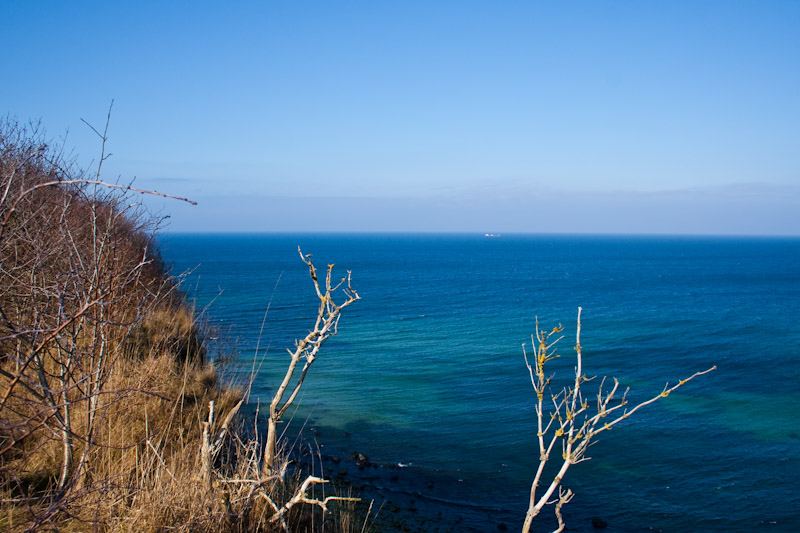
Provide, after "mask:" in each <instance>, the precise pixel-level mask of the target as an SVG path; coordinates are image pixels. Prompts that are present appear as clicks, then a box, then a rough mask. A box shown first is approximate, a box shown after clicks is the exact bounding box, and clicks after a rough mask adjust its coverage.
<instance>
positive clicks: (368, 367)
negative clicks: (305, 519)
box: [161, 234, 800, 531]
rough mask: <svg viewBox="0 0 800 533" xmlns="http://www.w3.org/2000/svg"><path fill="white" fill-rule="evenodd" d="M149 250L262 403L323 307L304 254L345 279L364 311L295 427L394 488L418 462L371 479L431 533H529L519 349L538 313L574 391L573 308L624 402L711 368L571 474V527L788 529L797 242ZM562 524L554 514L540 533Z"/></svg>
mask: <svg viewBox="0 0 800 533" xmlns="http://www.w3.org/2000/svg"><path fill="white" fill-rule="evenodd" d="M161 240H162V246H163V251H164V255H165V258H166V259H167V260H168V261H170V262H172V263H173V264H174V270H175V271H176V272H179V271H184V270H188V269H191V273H190V274H189V275H188V277H187V280H186V283H185V285H184V290H185V291H186V292H187V293H189V295H190V296H192V297H193V298H194V299H195V300H196V302H197V304H198V306H199V307H200V308H205V309H206V311H205V316H206V317H207V318H208V319H209V320H210V321H211V322H212V323H213V324H215V325H216V326H217V328H218V330H219V331H220V334H219V336H220V337H221V338H222V339H237V340H238V341H237V344H236V346H235V347H231V345H230V343H225V342H223V343H220V345H219V347H218V349H219V350H221V351H227V350H233V351H234V352H235V354H236V357H237V360H236V362H235V364H234V365H233V367H232V368H233V372H234V373H238V378H239V379H241V380H247V379H248V377H249V376H250V374H251V370H252V368H253V362H254V360H255V361H256V366H257V367H258V368H259V369H260V371H259V374H258V377H257V379H256V381H255V382H254V384H253V398H254V399H259V398H260V399H262V400H267V401H268V399H269V398H270V397H271V391H272V390H273V389H274V387H275V386H276V385H277V384H278V382H279V380H280V378H281V377H282V375H283V369H284V368H285V365H286V362H287V360H288V356H287V355H286V351H285V349H286V348H289V347H291V346H292V345H293V342H294V340H295V339H296V338H299V337H302V336H303V335H304V334H305V333H306V332H307V331H308V330H309V329H310V327H311V320H312V319H313V316H314V313H315V311H316V305H317V304H316V299H315V295H314V292H313V287H312V285H311V283H310V281H309V279H308V272H307V269H306V267H305V265H303V264H302V263H301V261H300V259H299V257H298V254H297V246H298V245H300V246H301V247H302V249H303V251H304V252H305V253H311V254H313V258H314V260H315V262H316V263H317V265H318V266H322V267H324V266H325V265H326V264H328V263H336V266H335V272H338V273H341V274H344V272H345V270H351V271H352V279H353V286H354V287H356V288H357V289H358V291H359V294H360V295H361V296H362V298H363V299H362V300H361V301H359V302H357V303H356V304H354V305H353V306H352V307H349V308H347V309H346V310H345V312H344V314H343V317H342V319H341V322H340V326H339V335H338V336H336V337H333V338H331V339H330V340H329V342H328V344H326V346H325V347H324V349H323V351H322V353H321V355H320V357H319V359H318V360H317V361H316V362H315V364H314V366H313V367H312V368H311V371H310V373H309V377H308V378H307V380H306V384H305V386H304V389H303V393H302V396H301V398H300V402H301V406H300V407H299V409H298V411H297V413H296V415H295V420H296V421H295V422H293V424H294V426H295V427H299V426H300V425H302V424H303V422H304V421H305V420H306V419H308V420H309V422H308V424H307V425H313V426H314V427H315V428H316V429H317V432H318V439H317V440H318V441H319V443H320V444H321V445H322V447H323V450H324V451H325V453H330V454H347V453H349V452H352V451H353V450H358V451H359V452H362V453H364V454H366V455H368V456H369V458H370V460H371V461H372V462H373V463H375V464H378V465H381V466H382V469H383V470H386V471H387V472H388V471H389V467H390V466H391V465H397V464H398V463H402V464H404V465H411V466H409V467H408V468H403V469H402V470H400V471H396V472H399V473H401V474H402V475H399V476H398V475H392V476H391V478H392V480H393V481H392V482H388V481H386V480H387V479H389V475H388V474H387V475H385V476H384V477H383V478H382V477H381V476H377V477H376V478H373V479H371V483H372V484H373V486H374V487H377V488H376V489H375V491H374V492H375V493H377V494H379V495H384V494H385V495H386V498H387V499H394V500H396V501H405V502H408V501H411V502H412V505H413V506H414V507H418V508H419V511H418V512H419V513H421V514H422V515H424V516H423V517H422V518H420V520H421V523H422V524H423V525H422V526H420V527H421V529H422V530H430V531H434V530H436V528H439V529H440V530H442V531H446V530H448V529H447V528H448V527H452V528H454V529H452V530H458V531H495V530H497V527H498V524H501V523H502V524H506V525H508V527H509V528H510V530H515V529H517V528H518V527H519V526H520V525H521V523H522V520H523V518H524V515H525V510H526V508H527V500H528V491H529V488H530V482H531V480H532V478H533V473H534V471H535V469H536V465H537V464H538V451H537V445H536V442H535V440H536V438H535V436H536V430H535V415H534V410H533V405H534V401H535V396H534V393H533V389H532V387H531V383H530V378H529V376H528V373H527V369H526V367H525V365H524V361H523V357H522V349H521V345H522V343H527V344H528V346H530V334H531V333H533V329H534V317H535V316H538V317H539V321H540V324H541V325H542V327H545V328H551V327H553V326H555V325H557V324H558V323H562V324H563V325H564V326H565V327H566V334H567V336H568V337H567V338H566V339H564V341H563V346H562V349H561V350H560V351H561V353H562V354H563V357H562V358H561V359H559V360H557V361H555V363H554V365H553V370H554V371H555V372H556V375H555V378H554V380H555V381H559V380H560V382H561V383H563V384H567V383H568V382H569V381H570V380H571V379H572V376H573V369H572V368H573V364H574V351H573V350H572V346H573V345H574V334H575V319H576V316H577V308H578V307H579V306H581V307H582V308H583V315H582V323H583V327H582V338H581V340H582V344H583V346H584V351H583V354H584V368H585V369H586V373H587V374H589V375H597V376H604V375H607V376H609V377H613V376H615V377H617V378H618V379H619V380H620V381H621V383H622V384H623V385H624V386H630V387H631V393H630V394H629V398H630V399H631V400H632V401H633V402H636V401H641V400H644V399H646V398H649V397H651V396H654V395H656V394H658V393H659V392H660V391H661V390H662V388H663V387H664V384H665V382H666V381H669V382H675V381H677V380H678V379H681V378H684V377H687V376H689V375H691V374H692V373H694V372H696V371H699V370H704V369H706V368H708V367H710V366H712V365H717V367H718V370H717V371H715V372H713V373H711V374H709V375H706V376H703V377H701V378H699V379H697V380H696V381H693V382H691V383H690V384H688V385H687V386H685V387H684V388H683V389H681V390H680V391H678V392H676V393H674V394H672V395H670V397H669V398H666V399H663V400H660V401H659V402H657V403H656V404H654V405H651V406H648V407H647V408H645V409H644V410H642V411H639V412H637V413H636V415H634V416H633V417H631V418H630V419H629V420H628V421H626V422H625V423H623V424H620V425H619V426H618V427H616V428H615V429H614V430H612V431H610V432H608V433H605V434H603V435H602V436H601V438H600V439H599V440H598V442H597V443H596V444H595V445H594V446H593V447H592V448H591V449H590V452H589V454H588V455H589V456H591V457H592V460H591V461H588V462H584V463H581V464H578V465H575V466H573V467H572V468H571V469H570V471H569V472H568V473H567V476H566V478H565V480H564V486H565V487H569V488H571V489H572V490H573V492H575V493H576V496H575V498H574V500H573V501H572V502H571V503H570V504H569V505H567V506H566V507H565V508H564V516H565V519H566V521H567V524H568V526H569V527H570V529H571V530H574V531H583V530H592V525H591V518H592V517H602V518H603V519H604V520H606V521H607V522H608V524H609V525H608V528H607V531H649V530H662V531H751V530H761V529H764V530H772V531H796V530H800V489H798V488H797V479H798V478H800V464H799V463H798V461H799V460H800V428H798V425H797V419H798V413H800V365H799V364H798V363H800V354H798V348H797V347H798V344H800V342H799V341H800V239H778V238H719V237H638V236H637V237H626V236H521V235H519V236H517V235H511V236H502V237H499V238H486V237H484V236H478V235H385V234H383V235H368V234H365V235H352V234H347V235H332V234H328V235H311V234H295V235H289V234H275V235H273V234H268V235H188V234H185V235H180V234H172V235H166V236H164V237H162V238H161ZM268 307H269V314H268V316H267V319H266V322H265V326H264V330H263V333H262V334H261V336H260V341H259V333H260V331H261V326H262V321H263V319H264V313H265V310H266V309H267V308H268ZM257 342H258V343H259V346H260V350H259V353H258V354H256V352H255V350H256V344H257ZM592 385H593V384H592V383H589V384H587V386H592ZM586 391H587V393H588V392H590V391H591V388H588V389H586ZM290 433H291V430H290ZM379 470H380V471H381V472H382V471H383V470H381V469H379ZM392 472H395V471H392ZM379 473H380V472H379ZM384 478H385V479H384ZM404 498H405V500H404ZM380 503H381V502H376V505H378V504H380ZM386 512H389V511H388V510H387V511H386ZM554 524H555V520H554V518H553V516H552V514H551V512H545V513H544V514H543V515H542V519H541V521H540V522H539V523H537V526H536V527H537V530H548V528H549V529H553V528H554Z"/></svg>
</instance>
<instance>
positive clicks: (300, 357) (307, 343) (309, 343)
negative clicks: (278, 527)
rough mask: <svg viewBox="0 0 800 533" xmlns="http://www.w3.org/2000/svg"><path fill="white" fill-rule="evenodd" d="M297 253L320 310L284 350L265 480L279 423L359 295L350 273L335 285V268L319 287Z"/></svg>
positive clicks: (271, 414)
mask: <svg viewBox="0 0 800 533" xmlns="http://www.w3.org/2000/svg"><path fill="white" fill-rule="evenodd" d="M297 252H298V253H299V254H300V259H302V261H303V262H304V263H305V264H306V265H307V266H308V274H309V276H310V277H311V281H312V283H313V284H314V290H315V291H316V293H317V297H318V298H319V307H318V308H317V317H316V321H315V322H314V328H313V329H312V330H311V331H309V332H308V334H307V335H306V336H305V337H303V338H302V339H300V340H299V341H296V342H295V347H294V350H287V351H288V352H289V356H290V360H289V366H288V368H287V369H286V374H285V375H284V377H283V381H282V382H281V384H280V386H279V387H278V389H277V391H275V395H274V396H273V397H272V401H271V402H270V405H269V419H268V421H267V443H266V446H265V449H264V474H265V475H267V476H268V475H270V474H271V473H272V472H271V471H272V467H273V465H274V463H275V450H276V445H277V432H278V423H279V422H280V420H281V418H282V417H283V414H284V413H285V412H286V410H287V409H288V408H289V406H290V405H292V402H294V400H295V398H297V394H298V393H299V392H300V388H301V387H302V386H303V382H304V381H305V379H306V375H307V374H308V369H309V368H310V367H311V365H312V364H313V363H314V361H315V360H316V359H317V355H318V353H319V350H320V348H321V347H322V344H323V343H324V342H325V341H326V340H327V339H328V338H329V337H330V336H331V335H336V333H337V328H338V325H339V319H340V318H341V312H342V310H343V309H344V308H345V307H347V306H349V305H351V304H352V303H353V302H355V301H356V300H360V299H361V297H360V296H359V295H358V292H357V291H356V290H355V289H354V288H353V287H352V286H351V285H350V274H351V273H350V271H349V270H348V271H347V276H345V277H343V278H341V280H340V281H339V282H338V283H337V284H336V285H334V284H333V281H332V276H333V266H334V265H332V264H329V265H328V269H327V271H326V273H325V280H324V285H323V286H320V281H319V278H318V275H317V269H316V267H315V266H314V263H313V262H312V261H311V254H306V255H303V251H302V250H301V249H300V247H299V246H298V248H297ZM339 289H341V290H342V292H343V293H344V296H345V299H344V301H343V302H342V303H340V304H337V303H335V302H334V294H335V293H336V291H338V290H339ZM301 361H303V367H302V368H301V369H299V376H298V377H297V380H296V381H295V382H294V383H292V379H293V378H294V375H295V371H297V370H298V365H299V364H300V362H301ZM287 391H290V392H289V396H288V397H287V398H286V399H284V394H286V392H287Z"/></svg>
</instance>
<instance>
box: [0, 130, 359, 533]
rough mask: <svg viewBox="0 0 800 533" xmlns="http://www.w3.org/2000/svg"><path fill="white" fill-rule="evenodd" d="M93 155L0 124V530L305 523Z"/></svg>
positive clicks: (307, 509)
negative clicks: (74, 153) (87, 158)
mask: <svg viewBox="0 0 800 533" xmlns="http://www.w3.org/2000/svg"><path fill="white" fill-rule="evenodd" d="M101 137H103V136H102V135H101ZM103 141H105V139H103ZM104 158H105V156H104V155H102V154H101V157H100V160H99V161H100V164H99V167H101V166H102V161H103V160H104ZM99 170H100V169H99V168H98V170H97V172H96V173H95V174H93V175H87V174H86V173H84V172H81V171H80V170H78V169H77V168H76V167H75V166H74V165H72V164H70V162H69V161H67V160H65V159H64V158H63V157H62V156H61V154H60V152H59V151H58V149H56V148H52V147H50V146H48V144H47V143H46V142H45V141H44V137H43V136H42V134H41V133H40V132H39V131H38V129H37V128H36V127H30V126H21V125H19V124H18V123H16V122H13V121H9V120H6V121H5V122H4V123H2V124H0V529H2V530H9V531H32V530H76V531H86V530H98V531H106V530H114V531H118V530H121V531H160V530H164V529H170V530H179V531H254V530H272V529H278V530H280V529H283V530H287V529H289V528H291V529H292V530H296V531H312V530H318V529H319V528H320V525H321V524H322V523H323V518H324V516H323V515H322V513H321V511H320V509H319V508H320V507H324V505H321V503H322V502H319V501H317V504H316V505H311V506H308V505H297V506H294V505H289V506H287V505H286V503H288V502H290V501H291V500H292V498H295V499H296V498H297V497H298V495H300V494H301V493H300V492H298V487H299V485H300V482H301V481H302V480H300V479H299V478H297V479H295V481H294V484H293V483H292V481H291V480H286V479H285V472H286V469H285V464H286V458H285V457H284V458H281V459H279V460H278V461H277V467H276V468H274V469H272V472H279V474H278V475H271V476H267V475H264V474H265V472H264V469H263V465H262V453H261V450H262V446H261V445H260V444H259V441H258V438H250V439H248V438H246V437H245V433H244V432H243V430H242V429H241V423H240V422H237V421H236V418H235V416H234V415H235V414H236V412H237V410H238V409H239V407H240V406H241V404H242V402H241V400H242V395H241V393H240V392H237V391H236V390H235V389H232V388H230V387H226V386H221V385H220V384H219V383H218V379H217V375H216V371H215V369H214V367H213V366H211V365H209V364H208V362H207V361H206V357H205V349H204V347H203V336H204V329H203V328H202V327H199V326H198V325H197V323H196V321H195V316H194V313H193V310H192V309H191V308H190V306H189V305H188V304H187V302H186V301H185V299H184V298H183V297H182V295H181V294H180V292H179V290H178V283H177V282H176V280H175V279H173V278H172V277H170V275H169V273H168V271H167V269H166V268H165V265H164V263H163V261H162V260H161V257H160V255H159V253H158V250H157V248H156V247H155V245H154V242H153V232H154V230H155V229H156V228H155V225H154V223H153V221H152V219H150V218H149V217H147V216H145V215H144V213H143V212H142V211H141V210H139V208H137V207H135V205H136V204H134V203H133V202H132V197H131V192H130V188H127V187H120V186H118V185H113V184H112V185H110V186H109V184H103V183H101V182H99V180H100V172H99ZM267 473H271V472H267ZM310 490H313V487H311V488H310ZM313 494H314V493H313V492H310V491H309V492H302V498H300V499H299V500H298V502H301V503H302V502H305V503H314V501H315V498H314V496H313ZM326 501H327V500H323V502H326ZM281 502H286V503H284V504H282V503H281ZM336 524H337V527H331V526H332V524H331V523H330V521H328V522H327V526H326V528H327V529H328V530H329V531H335V530H337V529H340V528H341V529H345V530H346V529H347V528H348V526H349V524H348V520H347V517H345V518H344V519H342V518H341V517H339V518H337V520H336ZM352 527H355V525H353V526H352ZM360 529H361V528H360V527H359V528H358V530H360Z"/></svg>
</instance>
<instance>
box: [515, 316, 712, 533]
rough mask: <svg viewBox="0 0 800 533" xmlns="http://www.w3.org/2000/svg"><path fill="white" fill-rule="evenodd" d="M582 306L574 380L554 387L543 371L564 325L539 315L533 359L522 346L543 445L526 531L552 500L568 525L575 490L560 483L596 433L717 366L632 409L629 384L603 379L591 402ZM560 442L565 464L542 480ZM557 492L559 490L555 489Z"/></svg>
mask: <svg viewBox="0 0 800 533" xmlns="http://www.w3.org/2000/svg"><path fill="white" fill-rule="evenodd" d="M581 310H582V309H581V308H580V307H579V308H578V326H577V332H576V335H575V352H576V354H577V359H576V363H575V380H574V382H573V383H572V385H567V386H565V387H563V388H561V389H554V388H553V387H552V383H551V382H552V379H553V375H548V374H547V373H546V372H545V366H546V365H547V363H549V362H550V361H552V360H553V359H555V358H557V357H560V356H559V355H558V353H557V352H556V345H557V343H558V342H559V341H560V340H561V339H563V335H560V334H561V332H562V331H563V330H564V328H563V327H562V326H561V325H559V326H558V327H555V328H553V329H552V330H551V331H549V332H547V331H544V330H539V320H538V319H537V320H536V333H535V336H534V335H531V343H532V345H533V346H534V347H535V353H534V354H532V359H533V361H531V360H530V359H529V358H528V353H527V351H526V349H525V345H524V344H523V345H522V351H523V355H524V357H525V364H526V365H527V367H528V371H529V373H530V377H531V384H532V385H533V389H534V391H535V392H536V406H535V408H536V421H537V433H536V434H537V440H538V444H539V465H538V468H537V470H536V474H535V475H534V478H533V483H532V484H531V491H530V500H529V504H528V512H527V514H526V515H525V522H524V523H523V526H522V531H523V533H528V532H529V531H530V530H531V526H532V524H533V519H534V518H535V517H536V516H538V515H539V513H540V512H541V511H542V509H544V507H546V506H547V505H552V504H555V508H554V511H555V515H556V518H557V520H558V528H557V529H556V530H555V531H563V530H564V528H565V527H566V526H565V523H564V520H563V517H562V515H561V508H562V506H563V505H565V504H567V503H569V501H570V500H571V499H572V497H573V493H572V491H571V490H569V489H567V490H564V489H563V488H562V486H561V483H562V481H563V479H564V475H565V474H566V473H567V470H568V469H569V468H570V467H571V466H572V465H575V464H578V463H581V462H584V461H588V460H589V459H591V458H590V457H587V456H586V451H587V449H588V448H589V445H590V444H591V443H592V441H593V440H594V438H595V437H596V436H597V435H599V434H600V433H603V432H605V431H609V430H611V428H613V427H614V426H615V425H617V424H618V423H620V422H622V421H623V420H625V419H626V418H628V417H629V416H630V415H632V414H633V413H635V412H636V411H638V410H639V409H641V408H642V407H644V406H646V405H650V404H651V403H654V402H655V401H657V400H659V399H661V398H666V397H667V396H669V394H670V393H671V392H673V391H675V390H676V389H678V388H680V387H682V386H683V385H685V384H686V383H688V382H689V381H691V380H693V379H694V378H696V377H698V376H702V375H704V374H707V373H709V372H711V371H713V370H715V369H716V368H717V367H716V366H712V367H711V368H709V369H707V370H703V371H700V372H695V373H694V374H692V375H691V376H689V377H688V378H686V379H682V380H680V381H679V382H678V383H676V384H675V385H673V386H671V387H670V386H669V383H667V384H666V385H665V386H664V389H663V390H662V391H661V392H660V393H659V394H658V395H656V396H654V397H652V398H650V399H649V400H646V401H643V402H641V403H639V404H637V405H635V406H633V407H632V408H629V407H628V400H627V395H628V391H629V390H630V389H626V390H625V391H624V392H622V394H621V395H619V381H617V379H616V378H615V379H614V383H613V385H612V386H611V387H610V389H608V388H604V387H605V382H606V379H605V378H603V379H602V381H601V382H600V385H599V387H598V391H597V395H596V402H595V403H594V407H590V401H589V398H588V397H586V396H584V393H583V391H582V390H581V387H582V386H583V384H584V383H586V382H589V381H592V379H594V378H589V377H587V376H586V374H585V373H584V370H583V358H582V347H581ZM559 335H560V336H559ZM557 446H558V447H559V448H560V450H561V465H560V466H558V470H557V472H556V474H555V475H554V476H553V478H552V479H551V480H549V482H548V481H546V480H545V479H544V472H545V467H546V466H547V465H548V462H549V461H550V459H551V454H552V453H553V451H554V450H555V449H556V447H557ZM543 484H546V488H544V490H543V491H542V492H539V488H540V486H543ZM556 491H558V492H557V494H556Z"/></svg>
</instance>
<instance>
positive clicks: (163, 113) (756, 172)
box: [0, 0, 800, 235]
mask: <svg viewBox="0 0 800 533" xmlns="http://www.w3.org/2000/svg"><path fill="white" fill-rule="evenodd" d="M0 28H2V32H0V45H2V49H3V52H4V53H3V60H2V66H3V68H2V83H0V104H1V105H0V111H3V112H6V113H9V114H10V115H12V116H14V117H16V118H18V119H20V120H28V119H30V118H33V119H41V120H42V123H43V125H44V126H45V127H46V129H47V132H48V134H49V135H50V136H51V137H52V138H53V139H56V140H57V139H59V138H62V137H64V136H65V134H66V145H67V146H68V147H69V148H70V149H74V150H75V152H76V153H77V154H79V161H80V162H81V163H82V164H83V165H85V166H87V165H90V164H91V162H92V160H93V158H94V159H96V157H97V155H98V153H99V144H98V142H97V139H96V138H95V137H94V134H93V133H91V131H90V130H89V129H88V128H87V127H86V126H84V125H83V123H82V122H81V119H86V120H87V121H88V122H90V123H91V124H93V125H95V126H97V127H100V126H102V125H103V124H104V122H105V115H106V112H107V110H108V106H109V103H110V102H111V100H112V99H114V107H113V112H112V119H111V125H110V130H109V131H110V140H109V149H110V151H111V152H113V154H114V155H113V156H112V157H111V158H110V159H109V160H108V161H107V164H106V166H105V179H107V180H111V181H114V180H117V179H118V178H120V179H121V180H122V181H129V180H130V179H132V178H136V181H135V184H136V185H137V186H139V187H143V188H155V189H158V190H160V191H164V192H169V193H173V194H177V195H180V196H188V197H191V198H192V199H193V200H196V201H197V202H199V205H198V206H196V207H190V206H184V205H180V204H179V203H177V202H162V201H150V205H152V206H153V208H155V209H159V210H162V211H161V212H162V213H164V214H170V215H171V218H170V220H169V224H170V225H169V230H171V231H467V232H471V231H477V232H481V233H483V232H584V233H593V232H610V233H732V234H779V235H785V234H790V235H800V2H797V1H785V2H782V1H763V0H757V1H756V0H754V1H735V0H725V1H720V2H714V1H704V0H696V1H687V2H682V1H677V0H670V1H584V2H580V1H578V2H546V3H545V2H535V1H525V2H483V1H482V2H470V1H453V2H446V1H439V2H434V1H424V2H422V1H421V2H414V1H402V2H400V1H398V2H377V1H370V2H300V1H298V2H277V1H272V2H201V1H193V2H146V1H143V2H110V1H103V2H80V1H76V2H63V1H58V2H56V1H40V2H27V1H22V0H7V1H5V2H3V3H2V6H1V7H0Z"/></svg>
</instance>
